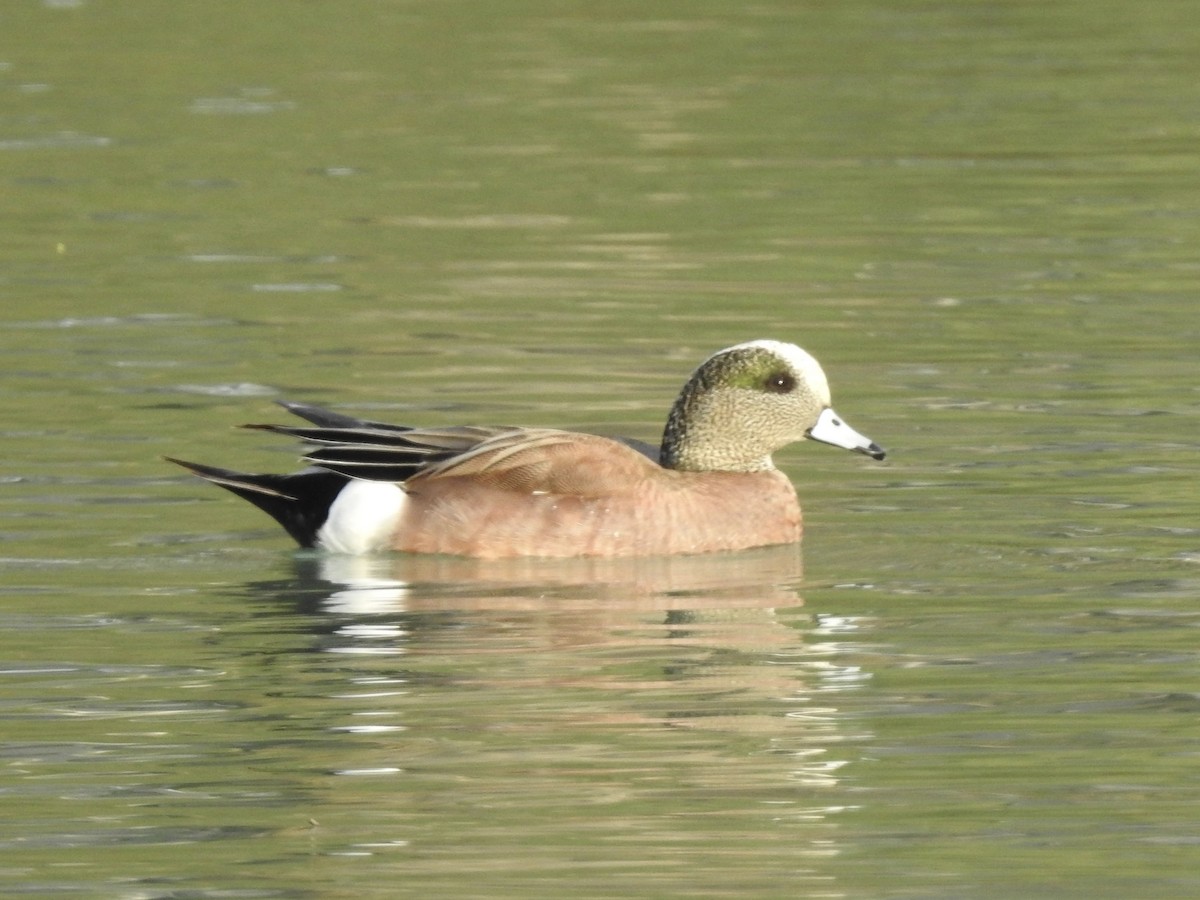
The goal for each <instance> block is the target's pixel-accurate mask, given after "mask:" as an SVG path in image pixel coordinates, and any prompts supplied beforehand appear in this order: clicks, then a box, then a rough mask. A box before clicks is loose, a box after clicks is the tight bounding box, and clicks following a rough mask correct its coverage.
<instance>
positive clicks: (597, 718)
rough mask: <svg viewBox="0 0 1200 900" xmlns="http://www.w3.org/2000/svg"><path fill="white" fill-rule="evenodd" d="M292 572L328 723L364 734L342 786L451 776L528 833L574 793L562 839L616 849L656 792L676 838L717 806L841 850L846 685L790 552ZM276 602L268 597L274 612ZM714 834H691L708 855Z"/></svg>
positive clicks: (342, 561)
mask: <svg viewBox="0 0 1200 900" xmlns="http://www.w3.org/2000/svg"><path fill="white" fill-rule="evenodd" d="M295 574H296V578H295V579H294V580H293V581H291V582H290V584H289V587H288V592H289V593H290V595H291V596H292V597H293V598H294V599H296V600H297V601H298V602H299V605H300V607H301V610H302V612H303V613H304V615H305V618H306V620H307V621H308V624H309V628H310V629H311V630H312V631H313V632H315V633H316V634H317V649H319V650H320V651H322V654H328V655H323V656H319V657H318V659H320V658H324V659H326V660H328V661H329V664H328V665H327V666H323V667H322V668H324V669H326V671H327V673H328V674H329V675H332V676H333V677H334V678H335V680H336V681H337V683H339V684H340V685H341V687H339V688H338V689H337V690H336V691H332V692H330V693H329V695H328V696H329V698H330V700H331V701H334V702H335V704H336V706H331V707H330V709H329V712H330V717H331V721H330V722H329V724H328V728H329V730H330V731H334V732H339V733H342V734H353V735H356V736H358V737H359V738H360V739H361V740H360V741H359V742H348V744H347V746H346V747H345V748H344V753H343V754H342V755H343V757H344V758H343V759H340V760H339V762H338V764H337V765H336V766H335V767H333V771H335V772H336V773H338V774H345V775H358V776H361V775H363V773H369V774H372V775H373V776H382V775H384V774H386V775H387V776H388V777H395V778H398V779H401V780H400V781H399V782H397V784H396V785H395V790H396V791H397V792H398V795H402V794H403V793H404V792H405V790H406V789H413V788H415V789H420V790H425V789H427V787H428V786H427V785H424V784H416V785H414V784H410V783H409V782H408V781H406V780H405V779H412V778H417V779H418V780H421V779H428V778H436V779H443V780H444V779H451V780H455V779H460V780H455V781H454V783H455V784H457V785H459V788H458V789H457V790H461V791H462V792H464V793H465V794H469V795H470V796H459V795H457V794H456V795H455V797H454V798H453V802H454V803H455V804H462V803H468V804H470V803H476V804H479V806H480V808H491V807H490V806H489V804H492V805H494V804H496V803H497V802H500V803H501V804H502V805H504V806H505V807H506V808H508V809H513V808H514V807H516V808H522V809H524V807H523V806H522V805H523V804H527V805H528V809H526V810H524V811H525V812H528V814H529V816H530V819H531V821H533V820H537V819H538V818H539V817H540V816H543V815H545V814H546V808H545V807H547V805H549V806H551V807H554V808H556V809H557V808H559V806H560V805H561V804H562V803H564V802H565V801H564V799H563V798H566V797H573V798H576V799H578V798H579V796H580V795H581V792H582V794H583V795H584V796H585V797H587V798H589V799H587V800H586V803H590V804H591V805H592V809H591V812H589V813H587V815H584V814H582V813H579V814H578V816H576V817H575V818H570V817H569V818H568V820H567V821H566V823H565V824H564V827H567V828H571V827H579V828H585V827H586V828H588V829H592V828H598V829H599V830H600V831H603V830H604V829H605V828H607V827H611V828H612V829H613V830H614V831H615V832H624V833H627V832H628V831H629V830H630V829H633V830H636V829H637V828H638V827H641V826H639V825H637V824H636V821H635V819H636V817H634V816H633V813H632V812H631V810H633V809H635V808H639V809H640V808H641V804H642V803H644V802H645V797H644V796H643V793H644V792H645V791H649V792H650V793H651V794H655V795H656V796H658V797H659V799H658V800H656V801H655V802H656V803H661V804H662V809H663V811H664V815H665V816H668V817H670V816H672V815H676V816H682V817H683V818H682V819H680V821H681V822H684V821H686V822H689V824H688V825H687V829H698V831H699V832H701V833H704V831H705V830H704V827H703V826H701V825H697V823H696V822H693V821H691V820H690V819H689V818H688V817H689V816H691V815H692V813H691V812H689V810H690V809H692V805H693V804H700V805H709V806H711V805H712V804H714V802H716V804H717V806H720V807H722V808H724V807H728V809H726V810H725V812H724V813H722V815H725V814H728V815H736V816H746V817H748V821H759V817H762V816H766V817H767V820H769V821H772V822H786V823H789V824H792V825H803V827H804V828H806V829H807V828H813V827H817V829H818V831H817V832H815V833H813V834H812V835H810V836H809V843H808V850H807V851H804V855H805V858H806V859H809V858H811V856H812V855H813V854H815V850H814V848H815V847H817V846H818V845H819V846H820V848H821V853H822V854H828V853H830V852H836V844H835V843H833V833H832V832H831V831H830V828H832V825H833V823H832V822H830V821H829V818H830V816H832V815H833V814H834V813H835V812H837V811H839V810H841V809H844V808H845V807H846V806H847V804H846V802H845V801H844V800H837V799H836V798H835V797H834V796H833V795H831V794H829V791H830V790H831V789H835V788H837V787H838V786H839V783H840V778H841V774H840V773H841V770H842V768H843V767H844V766H845V765H846V762H847V760H846V759H845V758H844V757H842V756H841V755H839V754H838V753H837V752H836V748H837V747H838V746H839V744H841V743H843V742H844V740H845V737H846V736H845V735H844V734H843V733H842V729H843V728H844V722H843V719H842V717H840V716H839V715H838V712H837V709H836V706H835V703H834V697H835V692H836V691H837V690H844V689H852V688H853V687H854V682H855V678H856V677H859V675H860V674H861V673H856V672H854V671H851V670H850V669H851V667H847V666H844V665H839V664H837V663H836V661H835V660H834V659H832V656H833V654H832V653H831V652H830V649H829V645H828V643H827V642H828V636H827V635H824V634H822V627H823V626H822V623H821V622H820V621H818V620H815V619H814V618H813V617H811V616H809V615H807V614H806V613H805V611H804V610H803V601H802V598H801V595H800V585H801V576H802V566H801V556H800V551H799V548H798V547H795V546H784V547H773V548H765V549H761V550H755V551H749V552H742V553H732V554H712V555H706V556H696V557H667V558H659V559H633V560H556V561H536V560H510V561H503V562H499V563H496V562H481V561H478V560H469V559H457V558H449V557H430V556H392V557H376V558H369V557H337V556H312V557H301V558H298V559H297V561H296V573H295ZM264 587H265V586H264ZM279 587H280V585H279V584H276V585H275V587H274V589H268V590H271V593H273V595H274V597H275V598H276V602H277V600H278V598H279V596H281V594H280V591H279ZM838 627H839V628H844V627H845V625H844V623H841V624H839V625H838ZM814 637H815V640H813V638H814ZM310 665H311V663H310ZM431 753H433V754H434V755H433V756H431V755H430V754H431ZM580 772H587V773H588V774H587V777H586V778H584V779H583V780H582V781H581V780H580V777H581V776H580V775H579V773H580ZM514 779H516V780H517V781H519V782H520V783H521V787H520V789H518V788H517V786H516V784H515V782H514ZM663 785H672V787H670V789H666V788H664V787H663ZM527 789H528V791H529V792H530V793H528V794H527V793H526V790H527ZM537 792H540V793H537ZM814 792H815V793H814ZM535 794H536V795H535ZM593 794H594V796H593ZM497 798H501V799H500V800H498V799H497ZM714 798H720V800H719V802H718V801H714ZM373 802H376V803H378V802H379V801H378V799H376V800H374V801H373ZM573 802H574V801H573ZM397 803H399V804H401V805H402V801H401V800H399V799H398V800H397ZM397 809H400V807H397ZM438 815H439V813H438V812H437V811H436V810H431V811H430V812H429V816H430V817H431V818H432V819H436V818H437V817H438ZM571 815H572V816H575V814H574V813H572V814H571ZM596 817H599V818H598V819H597V818H596ZM418 818H420V817H418ZM576 818H577V819H578V821H576ZM585 819H587V823H586V825H585V824H584V820H585ZM457 827H459V828H466V829H468V830H470V829H471V828H473V827H476V826H475V824H474V823H471V822H467V823H461V822H460V823H458V824H457ZM480 827H482V826H480ZM530 827H531V828H532V827H534V826H533V825H532V824H531V825H530ZM654 827H655V828H656V829H660V828H662V827H663V822H662V821H659V820H656V822H655V824H654ZM434 828H435V830H436V825H434ZM685 830H686V829H685ZM718 831H719V829H718V830H716V831H713V833H712V834H708V835H707V837H705V838H703V840H705V841H707V840H708V839H710V838H711V840H712V841H713V842H714V848H715V847H716V846H717V845H718V844H719V842H720V840H721V837H720V834H719V833H718ZM405 839H406V840H407V839H409V836H407V835H406V837H405ZM421 839H422V838H421V837H420V836H419V834H418V837H416V838H413V840H421ZM425 839H426V840H428V838H427V837H426V838H425ZM614 839H616V838H614ZM621 839H622V840H626V839H628V836H626V837H623V838H621ZM797 852H800V848H797Z"/></svg>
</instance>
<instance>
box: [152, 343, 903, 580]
mask: <svg viewBox="0 0 1200 900" xmlns="http://www.w3.org/2000/svg"><path fill="white" fill-rule="evenodd" d="M281 405H282V406H283V407H284V408H285V409H287V410H288V411H289V412H291V413H294V414H295V415H297V416H299V417H300V418H302V419H306V420H307V421H308V422H310V423H312V426H315V427H308V426H287V425H248V426H246V427H248V428H257V429H261V430H264V431H271V432H275V433H278V434H286V435H290V436H292V437H297V438H300V439H301V440H303V441H305V442H307V443H309V444H311V445H314V447H313V449H311V450H310V451H309V452H308V453H307V454H306V456H305V457H304V459H305V460H306V461H307V462H309V463H311V464H312V466H311V467H310V468H307V469H305V470H303V471H301V472H297V473H294V474H291V475H246V474H243V473H240V472H234V471H230V470H228V469H219V468H215V467H213V466H205V465H200V464H197V463H191V462H185V461H183V460H179V459H171V460H170V461H171V462H174V463H178V464H179V465H181V466H183V467H184V468H186V469H188V470H190V471H191V472H193V473H195V474H196V475H199V476H200V477H201V478H205V479H207V480H208V481H211V482H213V483H214V484H217V485H220V486H221V487H223V488H226V489H228V490H230V491H232V492H233V493H235V494H237V495H238V496H239V497H243V498H244V499H246V500H249V501H250V502H251V503H253V504H254V505H255V506H257V507H259V508H260V509H262V510H264V511H266V512H267V513H269V514H270V515H271V516H273V517H274V518H275V519H276V520H277V521H278V522H279V523H280V524H281V525H282V526H283V527H284V528H285V529H287V531H288V533H289V534H290V535H291V536H292V537H293V538H295V540H296V541H297V543H299V544H300V546H302V547H316V548H321V549H324V550H328V551H332V552H335V553H372V552H376V551H384V550H400V551H406V552H411V553H448V554H455V555H459V556H473V557H480V558H501V557H515V556H547V557H566V556H606V557H607V556H650V555H668V554H676V553H707V552H713V551H718V550H742V549H745V548H748V547H758V546H764V545H768V544H785V543H792V542H795V541H798V540H799V539H800V533H801V525H800V504H799V502H798V501H797V499H796V491H795V488H793V487H792V484H791V482H790V481H789V480H788V478H787V476H785V475H784V474H783V473H782V472H780V471H779V470H778V469H776V468H775V466H774V464H773V463H772V461H771V454H772V453H774V452H775V451H776V450H778V449H780V448H781V447H784V446H786V445H787V444H790V443H792V442H794V441H800V440H804V439H805V438H811V439H813V440H816V441H821V442H823V443H827V444H832V445H834V446H835V447H844V448H845V449H847V450H853V451H855V452H857V453H864V454H866V455H867V456H870V457H872V458H873V459H883V458H884V451H883V449H882V448H881V447H879V445H878V444H875V443H873V442H872V441H870V440H869V439H868V438H866V437H864V436H863V435H861V434H859V433H858V432H857V431H855V430H854V429H853V428H851V427H850V426H849V425H847V424H846V423H845V422H844V421H843V420H842V419H841V418H840V417H839V416H838V415H837V414H836V413H835V412H834V411H833V409H832V408H831V407H830V399H829V383H828V381H827V380H826V378H825V373H824V372H823V371H822V370H821V366H820V365H819V364H818V363H817V361H816V360H815V359H813V357H812V356H811V355H809V354H808V353H807V352H805V351H804V350H802V349H800V348H799V347H797V346H795V345H794V344H786V343H782V342H780V341H767V340H760V341H750V342H748V343H744V344H738V345H736V346H734V347H729V348H727V349H725V350H721V351H719V352H717V353H714V354H713V355H712V356H710V357H709V358H708V359H706V360H705V361H704V362H703V363H701V364H700V367H699V368H698V369H696V371H695V372H694V373H692V377H691V378H690V379H688V382H687V384H685V385H684V387H683V391H682V392H681V393H680V395H679V399H677V400H676V401H675V405H674V407H672V409H671V414H670V416H669V417H668V418H667V426H666V430H665V431H664V433H663V438H662V445H661V447H659V448H653V447H650V446H649V445H646V444H641V443H639V442H635V441H624V440H620V439H613V438H606V437H600V436H598V435H594V434H581V433H578V432H572V431H556V430H553V429H549V428H514V427H478V426H463V427H451V428H410V427H407V426H401V425H387V424H384V423H381V422H371V421H365V420H361V419H356V418H352V417H350V416H345V415H342V414H340V413H334V412H329V411H328V410H324V409H320V408H318V407H315V406H308V405H306V404H300V403H288V402H284V403H282V404H281Z"/></svg>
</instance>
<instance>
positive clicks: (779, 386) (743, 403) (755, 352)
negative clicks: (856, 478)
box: [659, 340, 885, 472]
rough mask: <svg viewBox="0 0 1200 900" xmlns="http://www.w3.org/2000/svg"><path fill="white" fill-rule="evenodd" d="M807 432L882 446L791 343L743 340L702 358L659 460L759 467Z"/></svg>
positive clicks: (700, 467) (838, 442) (702, 467)
mask: <svg viewBox="0 0 1200 900" xmlns="http://www.w3.org/2000/svg"><path fill="white" fill-rule="evenodd" d="M806 438H811V439H812V440H815V441H821V442H822V443H826V444H832V445H833V446H835V447H844V448H845V449H847V450H853V451H854V452H856V453H865V454H866V455H867V456H870V457H871V458H872V459H883V458H884V455H885V454H884V450H883V448H882V447H880V446H879V445H878V444H876V443H874V442H873V441H871V440H870V439H868V438H866V437H864V436H863V435H861V434H859V433H858V432H857V431H855V430H854V429H853V428H851V427H850V426H849V425H847V424H846V423H845V421H844V420H843V419H842V418H841V417H840V416H838V415H837V414H836V413H835V412H834V411H833V408H832V407H831V406H830V398H829V381H828V380H827V379H826V377H825V373H824V371H822V369H821V366H820V364H819V363H818V362H817V361H816V360H815V359H814V358H813V357H812V355H811V354H809V353H808V352H806V351H804V350H802V349H800V348H799V347H797V346H796V345H795V344H787V343H784V342H782V341H769V340H760V341H749V342H747V343H744V344H737V345H735V346H733V347H728V348H726V349H724V350H721V351H718V352H717V353H714V354H713V355H712V356H710V357H709V358H708V359H706V360H705V361H704V362H703V363H701V364H700V367H699V368H698V369H696V371H695V372H693V373H692V377H691V378H690V379H688V382H687V384H686V385H684V387H683V391H682V393H680V395H679V399H678V400H676V401H675V405H674V407H672V409H671V415H670V417H669V418H668V419H667V427H666V431H665V432H664V433H663V441H662V448H661V450H660V460H659V461H660V462H661V463H662V465H663V466H665V467H666V468H669V469H682V470H686V471H697V472H705V471H720V472H759V471H762V470H764V469H771V468H774V464H773V463H772V461H771V454H773V453H774V452H775V451H776V450H778V449H780V448H781V447H785V446H787V445H788V444H791V443H794V442H795V441H802V440H805V439H806Z"/></svg>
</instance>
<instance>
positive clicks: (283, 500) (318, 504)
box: [164, 456, 350, 548]
mask: <svg viewBox="0 0 1200 900" xmlns="http://www.w3.org/2000/svg"><path fill="white" fill-rule="evenodd" d="M164 458H165V459H166V460H167V461H168V462H172V463H175V464H176V465H177V466H182V467H183V468H185V469H187V470H188V471H189V472H191V473H192V474H193V475H198V476H200V477H201V478H203V479H204V480H205V481H211V482H212V483H213V484H215V485H218V486H219V487H223V488H225V490H227V491H229V492H231V493H233V494H236V495H237V496H239V497H241V498H242V499H243V500H247V501H249V502H250V503H253V504H254V505H255V506H257V507H258V508H259V509H261V510H262V511H263V512H265V513H267V515H269V516H271V518H273V519H274V520H275V521H276V522H278V523H279V524H280V525H282V526H283V527H284V529H285V530H286V531H287V533H288V534H290V535H291V536H292V538H293V539H294V540H295V541H296V543H297V544H299V545H300V546H301V547H305V548H312V547H315V546H316V544H317V532H319V531H320V530H321V526H323V525H324V524H325V520H326V519H327V518H328V517H329V508H330V507H331V506H332V505H333V501H334V500H335V499H337V495H338V494H339V493H340V492H341V490H342V488H344V487H345V486H346V483H347V482H348V481H349V480H350V479H349V478H347V477H346V476H345V475H340V474H338V473H337V472H331V471H329V470H328V469H317V468H311V469H305V470H304V471H302V472H296V473H294V474H292V475H250V474H247V473H245V472H235V471H233V470H232V469H221V468H218V467H217V466H206V465H203V464H201V463H194V462H187V461H186V460H182V459H175V458H174V457H170V456H168V457H164Z"/></svg>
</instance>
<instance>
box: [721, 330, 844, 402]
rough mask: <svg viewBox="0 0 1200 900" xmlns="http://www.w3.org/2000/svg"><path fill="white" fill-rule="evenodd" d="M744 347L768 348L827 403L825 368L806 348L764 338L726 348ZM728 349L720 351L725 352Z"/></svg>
mask: <svg viewBox="0 0 1200 900" xmlns="http://www.w3.org/2000/svg"><path fill="white" fill-rule="evenodd" d="M746 347H757V348H758V349H760V350H768V351H770V352H771V353H774V354H775V355H776V356H778V357H779V358H780V359H782V360H783V361H784V362H786V363H787V365H788V367H789V368H790V369H791V370H792V371H793V372H795V373H796V375H797V376H798V377H799V379H800V380H801V381H803V382H804V383H805V384H807V385H808V386H809V388H810V389H811V390H812V392H813V394H814V395H816V397H817V398H818V399H819V400H821V401H822V402H823V403H825V404H826V405H829V403H830V395H829V379H827V378H826V377H825V370H824V369H822V368H821V364H820V363H819V362H817V360H816V358H815V357H814V356H813V355H812V354H811V353H809V352H808V351H807V350H804V349H802V348H800V347H797V346H796V345H795V344H789V343H786V342H784V341H771V340H766V339H763V340H758V341H746V342H745V343H744V344H738V345H736V346H734V347H729V348H728V350H739V349H742V348H746ZM728 350H722V351H720V352H721V353H726V352H728ZM714 355H715V354H714Z"/></svg>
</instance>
